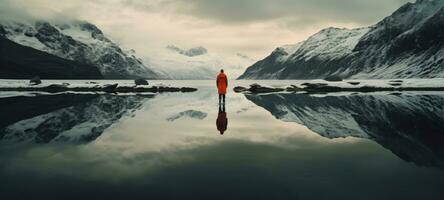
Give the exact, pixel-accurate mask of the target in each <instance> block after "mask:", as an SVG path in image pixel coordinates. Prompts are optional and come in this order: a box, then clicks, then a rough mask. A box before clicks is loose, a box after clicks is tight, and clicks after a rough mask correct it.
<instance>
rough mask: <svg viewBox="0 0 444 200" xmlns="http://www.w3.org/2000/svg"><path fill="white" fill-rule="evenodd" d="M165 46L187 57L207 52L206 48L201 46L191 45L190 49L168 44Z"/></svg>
mask: <svg viewBox="0 0 444 200" xmlns="http://www.w3.org/2000/svg"><path fill="white" fill-rule="evenodd" d="M166 48H167V49H169V50H171V51H174V52H177V53H179V54H182V55H184V56H188V57H194V56H200V55H204V54H207V53H208V50H207V49H206V48H205V47H202V46H198V47H193V48H190V49H181V48H179V47H177V46H175V45H168V46H167V47H166Z"/></svg>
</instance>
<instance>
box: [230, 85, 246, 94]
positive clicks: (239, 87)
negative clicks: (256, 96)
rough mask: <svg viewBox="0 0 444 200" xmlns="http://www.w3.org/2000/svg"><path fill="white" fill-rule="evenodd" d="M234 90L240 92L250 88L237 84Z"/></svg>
mask: <svg viewBox="0 0 444 200" xmlns="http://www.w3.org/2000/svg"><path fill="white" fill-rule="evenodd" d="M233 90H234V92H236V93H239V92H245V91H247V90H248V89H247V88H245V87H241V86H237V87H235V88H233Z"/></svg>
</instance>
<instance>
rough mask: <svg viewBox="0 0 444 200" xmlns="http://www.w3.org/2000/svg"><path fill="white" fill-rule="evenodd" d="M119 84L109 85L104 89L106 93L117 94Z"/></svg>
mask: <svg viewBox="0 0 444 200" xmlns="http://www.w3.org/2000/svg"><path fill="white" fill-rule="evenodd" d="M118 85H119V84H117V83H116V84H108V85H105V86H104V87H103V91H105V92H115V91H116V88H117V86H118Z"/></svg>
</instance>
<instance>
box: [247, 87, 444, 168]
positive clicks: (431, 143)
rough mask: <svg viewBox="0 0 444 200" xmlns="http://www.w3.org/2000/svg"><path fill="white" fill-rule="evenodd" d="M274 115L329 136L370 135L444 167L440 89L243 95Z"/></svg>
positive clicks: (443, 109) (410, 158)
mask: <svg viewBox="0 0 444 200" xmlns="http://www.w3.org/2000/svg"><path fill="white" fill-rule="evenodd" d="M246 97H247V98H248V99H249V100H250V101H252V102H254V103H255V104H257V105H258V106H261V107H263V108H265V109H266V110H268V111H270V112H271V113H272V114H273V115H274V116H275V117H276V118H278V119H280V120H283V121H288V122H297V123H300V124H302V125H304V126H307V127H308V128H309V129H311V130H313V131H314V132H317V133H319V134H320V135H322V136H324V137H328V138H338V137H348V136H352V137H360V138H369V139H372V140H374V141H376V142H378V143H379V144H381V145H382V146H384V147H385V148H387V149H389V150H391V151H392V152H393V153H395V154H396V155H398V156H399V157H400V158H402V159H404V160H406V161H411V162H414V163H416V164H418V165H425V166H438V167H444V134H443V130H444V104H443V102H444V95H415V96H405V95H401V96H396V95H362V96H361V95H355V96H327V97H323V98H319V97H311V96H309V95H297V94H273V95H263V96H255V95H247V96H246Z"/></svg>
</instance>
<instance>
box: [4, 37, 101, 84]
mask: <svg viewBox="0 0 444 200" xmlns="http://www.w3.org/2000/svg"><path fill="white" fill-rule="evenodd" d="M35 76H40V77H41V78H43V79H102V78H103V76H102V74H101V73H100V71H99V69H98V68H97V67H96V66H93V65H88V64H85V63H81V62H76V61H72V60H67V59H63V58H60V57H58V56H55V55H52V54H49V53H46V52H43V51H39V50H37V49H34V48H31V47H27V46H23V45H20V44H17V43H15V42H13V41H11V40H8V39H6V38H4V37H2V36H1V35H0V78H5V79H31V78H33V77H35Z"/></svg>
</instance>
